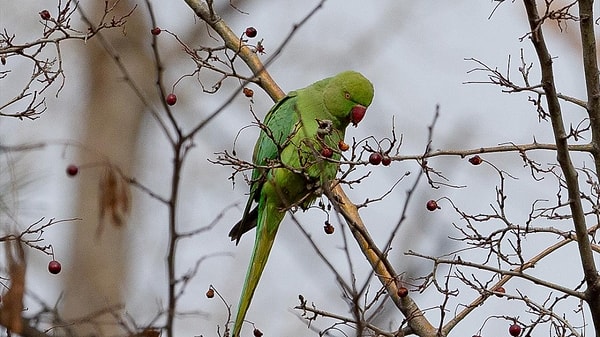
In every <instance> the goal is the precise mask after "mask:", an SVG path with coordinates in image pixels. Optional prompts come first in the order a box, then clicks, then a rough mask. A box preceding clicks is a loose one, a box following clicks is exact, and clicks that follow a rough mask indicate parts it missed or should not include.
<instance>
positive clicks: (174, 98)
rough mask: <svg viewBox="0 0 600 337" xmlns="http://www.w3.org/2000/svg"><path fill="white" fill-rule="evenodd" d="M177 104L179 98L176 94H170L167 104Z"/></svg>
mask: <svg viewBox="0 0 600 337" xmlns="http://www.w3.org/2000/svg"><path fill="white" fill-rule="evenodd" d="M175 103H177V96H176V95H175V94H168V95H167V104H168V105H175Z"/></svg>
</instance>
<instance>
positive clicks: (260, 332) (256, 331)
mask: <svg viewBox="0 0 600 337" xmlns="http://www.w3.org/2000/svg"><path fill="white" fill-rule="evenodd" d="M252 333H253V334H254V337H261V336H262V335H263V333H262V331H260V330H258V329H254V331H253V332H252Z"/></svg>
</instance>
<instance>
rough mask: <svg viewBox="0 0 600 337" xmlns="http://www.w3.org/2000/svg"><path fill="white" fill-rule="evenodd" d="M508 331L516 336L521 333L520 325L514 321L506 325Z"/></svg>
mask: <svg viewBox="0 0 600 337" xmlns="http://www.w3.org/2000/svg"><path fill="white" fill-rule="evenodd" d="M508 333H509V334H510V335H511V336H514V337H516V336H518V335H520V334H521V327H520V326H519V325H518V324H517V323H514V324H512V325H511V326H509V327H508Z"/></svg>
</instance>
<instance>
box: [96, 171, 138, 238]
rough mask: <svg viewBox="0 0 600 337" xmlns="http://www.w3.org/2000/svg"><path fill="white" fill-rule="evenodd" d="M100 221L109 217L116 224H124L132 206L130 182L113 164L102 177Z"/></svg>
mask: <svg viewBox="0 0 600 337" xmlns="http://www.w3.org/2000/svg"><path fill="white" fill-rule="evenodd" d="M99 201H100V223H101V224H102V222H103V221H104V218H105V217H107V216H108V217H109V218H110V221H111V223H112V224H113V225H114V226H123V225H124V224H125V221H126V220H127V216H128V215H129V210H130V207H131V193H130V191H129V184H128V183H127V181H125V179H123V177H122V176H121V175H120V174H119V172H118V171H117V169H116V168H115V167H113V166H108V167H106V169H105V170H104V174H103V175H102V177H100V196H99Z"/></svg>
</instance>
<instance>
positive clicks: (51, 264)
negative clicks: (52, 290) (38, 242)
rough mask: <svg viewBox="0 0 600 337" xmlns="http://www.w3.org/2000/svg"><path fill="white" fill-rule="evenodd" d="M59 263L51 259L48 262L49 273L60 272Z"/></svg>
mask: <svg viewBox="0 0 600 337" xmlns="http://www.w3.org/2000/svg"><path fill="white" fill-rule="evenodd" d="M61 268H62V267H61V265H60V262H58V261H56V260H52V261H50V262H49V263H48V271H49V272H50V273H51V274H58V273H60V269H61Z"/></svg>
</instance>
